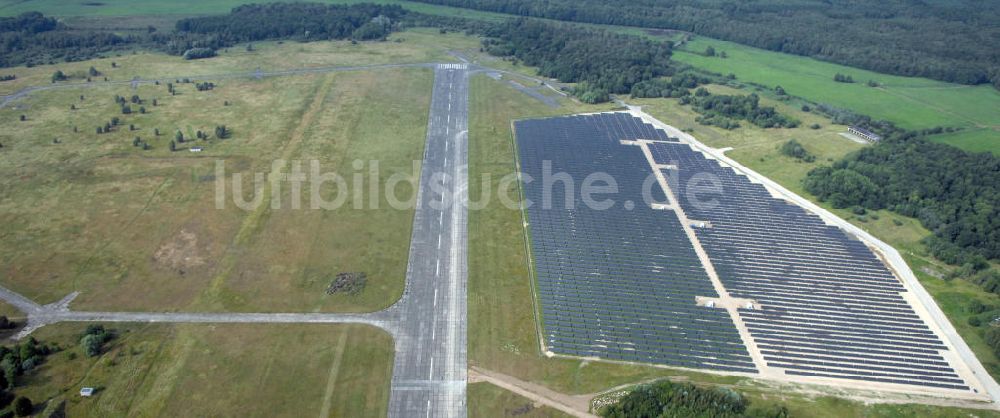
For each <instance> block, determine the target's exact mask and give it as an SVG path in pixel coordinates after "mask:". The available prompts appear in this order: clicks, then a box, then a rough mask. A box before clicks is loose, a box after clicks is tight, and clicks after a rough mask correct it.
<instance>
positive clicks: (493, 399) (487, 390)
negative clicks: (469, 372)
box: [468, 382, 569, 418]
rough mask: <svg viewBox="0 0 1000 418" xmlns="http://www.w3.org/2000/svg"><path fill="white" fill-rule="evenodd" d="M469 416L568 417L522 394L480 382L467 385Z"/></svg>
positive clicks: (483, 417) (487, 417)
mask: <svg viewBox="0 0 1000 418" xmlns="http://www.w3.org/2000/svg"><path fill="white" fill-rule="evenodd" d="M468 400H469V416H470V417H482V418H492V417H501V416H502V417H513V416H517V417H525V418H543V417H544V418H564V417H569V415H566V414H564V413H562V412H560V411H557V410H555V409H553V408H550V407H547V406H536V405H535V403H534V402H533V401H532V400H530V399H528V398H525V397H523V396H520V395H518V394H516V393H512V392H509V391H506V390H503V389H502V388H499V387H497V386H495V385H493V384H490V383H486V382H480V383H473V384H470V385H469V388H468Z"/></svg>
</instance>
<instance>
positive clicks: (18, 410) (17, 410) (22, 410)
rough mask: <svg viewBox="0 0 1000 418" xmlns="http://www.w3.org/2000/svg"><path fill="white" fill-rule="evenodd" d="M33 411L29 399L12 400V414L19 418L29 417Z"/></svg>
mask: <svg viewBox="0 0 1000 418" xmlns="http://www.w3.org/2000/svg"><path fill="white" fill-rule="evenodd" d="M34 411H35V405H34V404H32V403H31V399H28V398H25V397H24V396H21V397H19V398H17V399H15V400H14V414H16V415H17V416H19V417H26V416H30V415H31V413H32V412H34Z"/></svg>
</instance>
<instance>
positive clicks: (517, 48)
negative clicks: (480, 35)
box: [483, 19, 673, 97]
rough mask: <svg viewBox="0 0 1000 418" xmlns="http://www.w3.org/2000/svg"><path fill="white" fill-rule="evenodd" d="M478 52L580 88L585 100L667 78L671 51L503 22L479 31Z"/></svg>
mask: <svg viewBox="0 0 1000 418" xmlns="http://www.w3.org/2000/svg"><path fill="white" fill-rule="evenodd" d="M484 35H486V36H487V38H486V39H485V40H484V41H483V48H484V49H485V50H486V51H487V52H489V53H490V54H493V55H497V56H504V57H513V58H516V59H517V60H518V61H521V62H523V63H524V64H527V65H530V66H534V67H538V68H539V73H540V74H542V75H544V76H546V77H552V78H556V79H559V80H560V81H563V82H571V83H575V82H583V83H586V84H585V86H586V87H585V88H584V89H582V91H579V92H577V95H578V96H581V97H582V96H583V95H585V94H588V93H591V94H598V95H600V94H603V95H607V94H608V93H613V94H616V93H629V92H630V91H631V88H632V86H633V85H635V84H636V83H639V82H641V81H646V80H650V79H652V78H655V77H659V76H664V75H671V74H672V73H673V69H672V67H671V65H670V53H671V51H670V45H669V44H667V43H655V42H651V41H648V40H645V39H643V38H640V37H638V36H626V35H617V34H612V33H609V32H606V31H599V30H591V29H584V28H580V27H576V26H571V25H565V24H558V23H549V22H542V21H538V20H533V19H513V20H508V21H505V22H502V23H499V24H496V25H493V26H492V27H489V28H487V29H486V30H484Z"/></svg>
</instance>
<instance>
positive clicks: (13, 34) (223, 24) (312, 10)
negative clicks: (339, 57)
mask: <svg viewBox="0 0 1000 418" xmlns="http://www.w3.org/2000/svg"><path fill="white" fill-rule="evenodd" d="M406 14H407V12H406V11H405V10H404V9H403V8H402V7H399V6H382V5H373V4H355V5H350V6H340V5H322V4H316V3H272V4H263V5H246V6H239V7H236V8H234V9H233V10H232V11H231V12H230V13H229V14H226V15H218V16H206V17H194V18H186V19H181V20H179V21H178V22H177V24H176V30H175V31H172V32H166V33H163V32H156V31H150V32H148V33H142V34H129V35H124V36H123V35H118V34H116V33H114V32H112V31H100V30H79V29H76V28H72V27H68V26H66V25H64V24H61V23H59V22H58V21H57V20H56V19H53V18H51V17H45V16H43V15H42V14H41V13H37V12H29V13H25V14H22V15H20V16H16V17H8V18H0V66H2V67H11V66H16V65H22V64H26V65H37V64H49V63H55V62H57V61H80V60H85V59H91V58H95V57H98V56H101V55H102V54H106V53H108V52H111V51H118V50H124V49H152V50H157V51H163V52H166V53H168V54H171V55H185V53H186V52H189V51H191V50H195V51H198V55H199V56H200V57H204V56H210V55H211V54H212V53H214V50H216V49H220V48H226V47H229V46H232V45H234V44H236V43H239V42H248V41H259V40H265V39H289V40H302V41H310V40H329V39H349V38H350V39H357V40H371V39H381V38H384V37H385V36H386V35H388V34H389V33H390V32H391V31H393V30H396V29H398V24H399V20H400V19H401V18H402V17H403V16H405V15H406ZM206 50H212V53H205V52H204V51H206ZM188 57H189V58H190V57H192V56H191V54H188Z"/></svg>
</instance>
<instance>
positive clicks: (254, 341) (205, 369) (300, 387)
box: [16, 324, 393, 417]
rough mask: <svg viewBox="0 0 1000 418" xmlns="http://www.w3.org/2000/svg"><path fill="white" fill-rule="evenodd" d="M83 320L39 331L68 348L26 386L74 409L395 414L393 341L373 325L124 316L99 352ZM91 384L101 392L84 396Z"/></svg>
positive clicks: (111, 413)
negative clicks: (152, 320)
mask: <svg viewBox="0 0 1000 418" xmlns="http://www.w3.org/2000/svg"><path fill="white" fill-rule="evenodd" d="M84 328H85V325H82V324H59V325H53V326H50V327H46V328H43V329H41V330H39V331H38V332H37V334H35V337H36V338H37V339H39V340H40V341H46V342H57V343H58V344H59V345H60V346H61V347H64V348H65V350H64V351H62V352H59V353H55V354H53V355H51V356H49V357H48V359H47V360H46V362H45V363H44V364H43V365H42V366H41V367H40V368H39V369H37V370H36V371H35V372H34V374H32V375H31V378H30V379H28V380H27V381H26V382H25V384H24V385H23V386H21V387H18V388H17V389H16V390H17V393H18V394H21V395H25V396H28V397H30V398H31V399H32V400H34V401H35V402H36V404H40V403H43V402H45V401H46V400H50V399H51V400H50V401H49V403H50V404H58V403H59V402H62V401H65V402H66V405H65V410H66V416H73V417H77V416H80V417H85V416H93V417H117V416H151V417H152V416H304V415H309V416H315V415H321V416H352V415H355V413H356V412H357V411H366V414H367V413H368V412H370V413H371V416H384V415H385V413H386V407H387V405H388V398H389V376H390V374H391V372H392V356H393V353H392V339H391V337H390V336H389V335H388V334H386V333H385V332H383V331H381V330H378V329H375V328H372V327H367V326H346V325H345V326H330V325H165V324H157V325H124V324H116V325H113V326H111V328H112V329H114V330H116V332H117V333H118V334H119V337H118V338H116V339H115V340H113V341H112V342H111V343H110V346H109V347H108V348H107V349H106V350H105V352H104V353H103V354H101V355H100V356H99V357H95V358H87V357H86V356H84V354H83V352H82V349H81V348H80V347H79V344H78V343H77V340H78V338H79V335H80V334H81V333H82V332H83V330H84ZM71 353H72V354H71ZM71 357H75V358H71ZM82 386H91V387H95V388H97V389H98V392H97V394H96V395H95V396H94V397H92V398H81V397H80V396H79V395H78V394H77V392H79V390H80V387H82ZM222 394H224V396H222ZM47 406H48V405H46V406H43V407H40V408H39V410H41V409H43V408H45V407H47Z"/></svg>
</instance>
